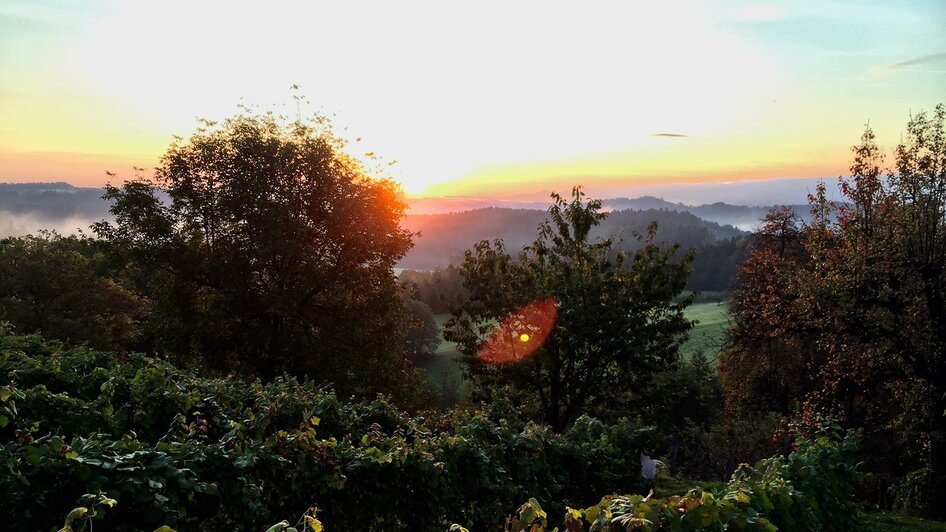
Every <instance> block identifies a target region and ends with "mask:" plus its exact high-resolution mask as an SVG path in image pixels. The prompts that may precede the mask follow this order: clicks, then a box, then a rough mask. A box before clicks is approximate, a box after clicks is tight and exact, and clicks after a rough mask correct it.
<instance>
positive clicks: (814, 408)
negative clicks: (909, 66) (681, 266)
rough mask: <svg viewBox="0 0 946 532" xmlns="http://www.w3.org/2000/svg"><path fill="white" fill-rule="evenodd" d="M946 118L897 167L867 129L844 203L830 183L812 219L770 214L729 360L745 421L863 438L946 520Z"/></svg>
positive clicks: (901, 487) (922, 123)
mask: <svg viewBox="0 0 946 532" xmlns="http://www.w3.org/2000/svg"><path fill="white" fill-rule="evenodd" d="M944 122H946V109H944V107H943V106H942V105H940V106H938V107H937V108H936V110H935V111H934V112H933V113H932V114H927V113H920V114H918V115H916V116H915V117H913V118H912V119H911V120H910V122H909V123H908V124H907V132H906V135H905V139H904V141H903V142H902V143H901V144H900V145H899V146H898V147H897V148H896V150H895V152H894V165H893V168H892V169H890V170H885V169H884V156H883V153H882V150H881V149H880V147H879V146H878V145H877V144H876V141H875V137H874V133H873V131H872V130H871V129H870V128H867V130H866V131H865V133H864V135H863V136H862V138H861V142H860V144H858V145H857V146H855V147H854V148H853V152H854V161H853V163H852V165H851V175H850V176H849V177H845V178H841V179H840V192H841V197H842V201H840V202H838V203H837V204H834V203H832V202H829V201H828V200H827V197H826V191H825V188H824V186H823V185H822V186H821V187H819V188H818V190H817V191H816V193H815V194H813V195H811V196H810V198H809V199H810V204H811V209H812V220H811V221H810V222H809V223H807V224H799V223H798V221H797V219H795V217H794V215H793V214H792V213H791V212H788V211H786V210H779V211H774V212H773V213H772V214H770V215H769V217H768V218H767V219H766V221H765V224H764V225H763V227H762V230H761V231H760V234H759V237H758V241H757V244H756V246H755V248H754V250H753V251H752V253H751V254H750V256H749V258H748V259H747V261H746V262H745V264H744V265H743V267H742V270H741V272H740V274H739V277H738V281H737V288H736V290H735V292H734V294H733V303H732V310H733V313H734V326H733V328H732V330H731V331H730V341H731V342H730V344H731V345H730V349H729V350H728V351H727V353H726V355H725V360H724V362H725V363H726V365H727V366H726V367H727V372H726V373H725V375H724V383H725V386H726V390H727V406H728V407H729V408H731V409H732V410H733V411H734V412H740V413H742V415H756V414H758V413H759V412H769V411H776V412H780V413H783V414H786V415H790V414H792V413H797V414H799V415H800V416H801V417H803V418H805V419H817V416H815V415H814V414H815V413H819V414H827V415H831V416H835V417H837V418H839V419H841V420H842V421H843V423H844V424H845V425H847V426H849V427H857V428H862V429H863V430H864V431H865V433H866V434H867V436H868V437H867V438H865V442H866V449H865V450H866V453H867V460H868V461H867V467H868V469H870V470H871V471H873V472H875V473H877V478H881V479H885V481H886V482H892V483H893V490H892V492H893V493H901V494H902V493H906V492H909V493H910V494H911V495H910V496H909V497H907V499H909V500H904V498H903V497H901V498H900V500H899V501H898V502H899V503H900V504H903V505H905V506H914V507H917V508H920V509H925V510H928V511H930V512H931V513H934V514H942V512H944V511H946V482H944V480H943V479H944V478H946V417H944V412H946V135H944ZM907 472H912V473H911V475H909V479H910V480H904V478H906V476H905V475H904V474H905V473H907ZM905 483H912V484H911V485H910V486H906V487H905ZM882 484H883V483H881V487H883V486H882ZM906 488H909V489H906ZM883 491H884V492H886V490H883ZM884 495H886V493H884Z"/></svg>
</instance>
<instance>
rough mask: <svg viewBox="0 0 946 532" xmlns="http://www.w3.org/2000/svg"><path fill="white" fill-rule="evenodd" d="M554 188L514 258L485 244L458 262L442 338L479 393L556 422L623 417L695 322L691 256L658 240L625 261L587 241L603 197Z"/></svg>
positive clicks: (497, 245) (602, 243)
mask: <svg viewBox="0 0 946 532" xmlns="http://www.w3.org/2000/svg"><path fill="white" fill-rule="evenodd" d="M583 196H584V193H583V192H582V191H581V189H580V188H575V189H574V190H573V192H572V197H571V201H567V200H566V199H565V198H562V197H561V196H559V195H557V194H553V198H554V199H555V202H554V204H553V205H552V207H551V208H550V209H549V219H548V220H547V221H546V222H544V223H542V225H541V226H540V227H539V235H538V238H537V239H536V240H535V242H534V243H533V244H532V245H530V246H527V247H525V248H524V249H523V250H522V251H521V252H520V253H518V254H517V255H516V256H512V255H510V254H509V253H507V252H506V250H505V248H504V246H503V243H502V241H496V242H493V243H490V242H486V241H483V242H481V243H479V244H478V245H476V247H474V248H473V249H472V250H470V251H467V253H466V258H465V261H464V263H463V265H462V273H463V276H464V279H465V281H464V283H465V287H466V289H467V291H468V292H469V298H468V299H467V300H466V301H465V302H464V303H463V304H461V305H460V306H458V307H457V308H454V309H453V310H452V314H453V315H452V318H451V319H450V321H449V322H448V323H447V324H446V332H445V337H446V338H447V339H448V340H452V341H455V342H457V343H458V345H459V348H460V351H461V353H462V354H463V356H464V361H465V363H466V368H467V370H468V372H467V373H468V376H469V377H470V379H471V382H472V388H473V392H474V397H477V398H481V399H482V398H485V397H489V396H492V395H502V396H505V397H507V398H509V399H510V400H512V401H513V402H514V403H516V404H517V405H519V406H520V408H522V409H523V411H524V412H527V413H531V414H532V415H533V416H534V417H536V418H537V419H540V420H542V421H544V422H546V423H548V424H549V425H551V426H552V427H553V428H554V429H556V430H563V429H565V428H566V427H567V426H568V425H569V424H570V423H571V422H572V421H573V420H574V419H575V418H577V417H578V416H579V415H581V414H583V413H598V414H604V415H612V416H614V415H620V414H622V413H627V408H628V406H629V405H630V404H631V402H632V401H633V400H634V399H635V397H639V395H638V394H640V392H641V390H642V388H643V387H644V386H645V385H646V383H647V382H648V380H649V378H650V377H651V376H652V375H654V374H655V372H657V371H659V370H661V369H664V368H666V367H669V366H672V365H673V364H675V363H676V362H677V359H678V353H677V349H678V347H679V345H680V342H681V341H682V340H683V339H684V337H685V333H686V331H687V330H688V329H689V328H690V322H689V321H688V320H687V319H686V318H685V317H684V315H683V309H684V308H685V307H686V305H687V304H688V303H689V300H688V299H687V298H683V299H679V300H678V299H676V298H677V297H678V296H679V295H680V293H681V291H682V290H683V288H684V286H685V285H686V281H687V276H688V275H689V272H690V264H691V261H692V256H691V255H690V254H685V255H684V256H683V257H682V259H679V260H674V257H675V256H676V255H677V254H678V247H677V246H661V245H658V244H657V243H654V242H653V238H654V234H655V231H656V228H655V227H653V226H652V228H651V231H650V232H649V234H648V235H647V236H646V237H641V238H642V239H643V240H644V244H643V246H642V247H641V248H639V249H638V250H637V251H635V252H634V253H633V255H631V256H630V257H627V256H626V255H625V254H624V253H623V252H620V251H617V250H616V249H615V248H616V243H615V242H614V241H613V239H611V238H607V239H598V240H595V241H593V240H591V238H590V236H589V234H590V232H591V230H592V228H593V227H595V226H596V225H598V223H599V222H600V221H601V220H602V219H603V218H604V217H605V213H603V212H601V202H600V201H597V200H590V201H585V200H584V198H583Z"/></svg>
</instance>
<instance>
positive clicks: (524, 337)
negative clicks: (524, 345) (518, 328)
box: [519, 333, 529, 342]
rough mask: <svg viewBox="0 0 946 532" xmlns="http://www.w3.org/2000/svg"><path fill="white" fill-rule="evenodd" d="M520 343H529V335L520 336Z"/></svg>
mask: <svg viewBox="0 0 946 532" xmlns="http://www.w3.org/2000/svg"><path fill="white" fill-rule="evenodd" d="M519 341H520V342H528V341H529V335H528V334H526V333H522V334H520V335H519Z"/></svg>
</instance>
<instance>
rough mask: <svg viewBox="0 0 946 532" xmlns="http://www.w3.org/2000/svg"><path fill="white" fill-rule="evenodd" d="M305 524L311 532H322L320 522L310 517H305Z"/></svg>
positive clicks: (322, 528)
mask: <svg viewBox="0 0 946 532" xmlns="http://www.w3.org/2000/svg"><path fill="white" fill-rule="evenodd" d="M305 524H306V525H308V527H309V528H310V529H311V530H312V532H322V531H323V530H324V527H323V526H322V522H321V521H319V520H318V519H316V518H314V517H312V516H311V515H307V516H305Z"/></svg>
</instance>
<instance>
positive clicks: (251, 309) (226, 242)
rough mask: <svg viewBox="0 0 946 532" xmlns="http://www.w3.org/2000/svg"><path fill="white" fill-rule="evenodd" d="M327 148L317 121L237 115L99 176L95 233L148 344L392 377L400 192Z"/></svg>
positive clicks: (336, 143) (220, 360) (230, 365)
mask: <svg viewBox="0 0 946 532" xmlns="http://www.w3.org/2000/svg"><path fill="white" fill-rule="evenodd" d="M343 148H344V145H343V143H342V142H341V141H340V140H339V139H338V138H337V137H335V136H334V135H333V134H332V132H331V129H330V127H328V124H327V123H326V122H325V121H321V120H315V121H311V122H303V121H292V122H286V121H284V120H283V119H281V118H278V117H275V116H273V115H271V114H264V115H255V114H251V113H244V114H240V115H238V116H235V117H233V118H230V119H227V120H226V121H224V122H222V123H212V122H205V123H203V124H202V127H201V128H199V129H198V130H197V132H196V133H194V134H193V136H191V137H190V139H188V140H186V141H184V140H180V139H178V140H176V141H175V142H174V143H173V144H172V145H171V147H170V148H169V149H168V151H167V153H166V154H165V155H164V156H163V158H162V159H161V163H160V165H159V167H158V168H156V169H155V173H154V176H153V177H152V178H146V179H143V178H138V179H135V180H132V181H128V182H125V183H124V184H123V185H122V186H121V187H115V186H109V187H108V189H107V192H106V195H105V197H106V199H108V200H110V201H112V202H113V206H112V209H111V212H112V214H113V216H114V219H115V221H114V223H109V222H102V223H99V224H97V226H96V227H95V230H96V232H97V233H98V235H99V236H100V237H102V238H103V239H105V240H107V241H108V242H109V243H111V244H113V245H115V246H116V249H118V250H122V251H124V252H125V253H127V258H128V260H129V261H130V264H132V265H133V266H132V268H133V269H134V270H135V271H136V273H137V275H136V278H137V279H138V281H139V289H140V290H141V291H142V292H143V293H145V294H146V295H147V296H148V297H149V299H151V301H152V306H153V309H152V319H151V320H150V323H151V333H152V334H153V336H154V341H155V346H156V348H157V349H158V350H161V351H165V352H168V353H170V354H173V355H176V356H177V357H179V358H185V359H189V360H194V361H199V362H200V363H202V364H204V365H209V366H211V367H213V368H216V369H218V370H220V371H225V372H238V373H244V374H249V375H259V376H261V377H263V378H264V379H269V378H272V377H273V376H275V375H278V374H279V373H281V372H289V373H290V374H294V375H300V376H307V377H309V378H312V379H315V380H316V381H318V382H326V383H332V384H334V385H335V386H336V387H337V388H338V389H339V390H340V391H341V392H343V393H357V394H367V393H374V392H377V391H382V390H383V391H393V390H394V388H395V387H397V386H398V383H400V382H402V381H403V379H404V377H405V374H406V373H409V371H410V370H409V369H408V366H407V365H406V364H405V362H404V358H403V352H402V351H401V348H400V347H399V342H398V338H399V333H398V330H397V328H398V323H399V318H398V317H399V316H401V315H402V314H403V312H402V310H401V304H402V303H401V298H400V297H399V288H398V286H397V284H396V280H395V277H394V274H393V266H394V264H395V263H396V262H397V261H398V260H399V259H400V258H401V257H402V256H403V255H404V253H405V252H406V251H407V250H408V248H409V247H410V245H411V235H410V233H409V232H408V231H406V230H404V229H402V228H401V227H400V225H399V221H400V218H401V216H402V215H403V213H404V209H405V203H404V202H403V201H402V199H401V197H400V194H399V191H398V189H397V187H396V185H395V184H393V183H392V182H391V181H389V180H385V179H376V178H372V177H369V175H367V172H366V171H365V169H364V168H363V167H362V165H361V164H360V163H358V162H357V161H356V160H354V159H353V158H351V157H349V156H347V155H346V154H345V152H344V149H343Z"/></svg>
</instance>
